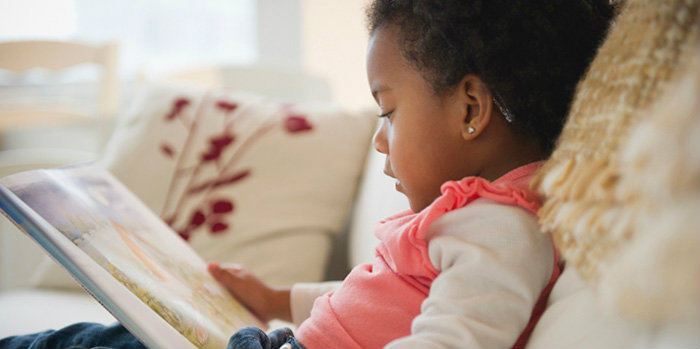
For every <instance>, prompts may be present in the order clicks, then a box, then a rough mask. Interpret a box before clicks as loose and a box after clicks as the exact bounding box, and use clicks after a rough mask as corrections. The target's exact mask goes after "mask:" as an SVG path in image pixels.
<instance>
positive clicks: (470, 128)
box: [467, 126, 476, 134]
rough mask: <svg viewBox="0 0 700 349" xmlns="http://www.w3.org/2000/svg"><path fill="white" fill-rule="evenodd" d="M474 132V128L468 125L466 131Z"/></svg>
mask: <svg viewBox="0 0 700 349" xmlns="http://www.w3.org/2000/svg"><path fill="white" fill-rule="evenodd" d="M474 132H476V129H474V128H473V127H471V126H469V128H468V129H467V133H469V134H472V133H474Z"/></svg>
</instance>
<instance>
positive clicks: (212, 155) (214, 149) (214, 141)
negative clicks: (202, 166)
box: [202, 133, 235, 162]
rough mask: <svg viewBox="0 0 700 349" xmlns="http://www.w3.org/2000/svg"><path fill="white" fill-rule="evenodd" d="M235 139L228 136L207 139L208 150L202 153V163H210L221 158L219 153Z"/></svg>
mask: <svg viewBox="0 0 700 349" xmlns="http://www.w3.org/2000/svg"><path fill="white" fill-rule="evenodd" d="M234 140H235V137H234V136H233V135H230V134H226V133H225V134H223V135H221V136H219V137H212V138H211V139H209V149H207V151H206V152H204V153H202V161H204V162H207V161H212V160H216V159H218V158H219V157H220V156H221V152H222V151H223V150H224V149H225V148H226V147H227V146H228V145H229V144H231V143H233V141H234Z"/></svg>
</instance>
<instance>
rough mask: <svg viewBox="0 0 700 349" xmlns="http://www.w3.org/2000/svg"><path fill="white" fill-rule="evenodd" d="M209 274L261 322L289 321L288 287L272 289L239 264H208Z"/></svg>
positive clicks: (290, 318) (290, 316)
mask: <svg viewBox="0 0 700 349" xmlns="http://www.w3.org/2000/svg"><path fill="white" fill-rule="evenodd" d="M208 269H209V273H210V274H211V275H212V276H213V277H214V278H215V279H216V280H218V281H219V283H221V284H222V285H223V286H224V287H225V288H226V289H227V290H228V291H229V292H230V293H231V295H233V297H234V298H236V299H237V300H238V301H239V302H241V304H243V306H245V307H246V308H248V310H250V311H251V312H252V313H253V315H255V316H256V317H258V319H260V320H261V321H262V322H264V323H267V322H268V321H270V320H272V319H280V320H284V321H287V322H291V321H292V312H291V307H290V304H289V294H290V289H289V288H272V287H270V286H268V285H267V284H266V283H264V282H263V281H262V280H260V279H258V278H257V277H256V276H255V275H253V273H251V272H250V271H248V270H247V269H245V268H244V267H242V266H240V265H233V264H224V265H219V263H216V262H210V263H209V265H208Z"/></svg>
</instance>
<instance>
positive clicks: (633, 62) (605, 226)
mask: <svg viewBox="0 0 700 349" xmlns="http://www.w3.org/2000/svg"><path fill="white" fill-rule="evenodd" d="M699 12H700V6H698V0H636V1H634V0H632V1H628V2H626V3H624V4H623V5H622V9H621V12H620V14H619V16H618V17H617V18H616V20H615V23H613V25H612V26H611V29H610V32H609V33H608V37H607V38H606V40H605V41H604V43H603V44H602V46H601V47H600V49H599V51H598V53H597V55H596V58H595V59H594V60H593V62H592V63H591V66H590V67H589V71H588V72H587V74H586V76H585V77H584V79H583V80H582V81H581V82H580V83H579V85H578V87H577V91H576V96H575V98H574V101H573V103H572V106H571V110H570V114H569V118H568V120H567V122H566V124H565V126H564V129H563V132H562V135H561V137H560V139H559V140H558V143H557V146H556V148H555V151H554V152H553V154H552V156H551V158H550V159H549V160H548V161H547V162H546V163H545V165H544V166H543V168H542V169H541V171H540V172H539V173H538V175H537V176H536V178H535V179H534V181H533V183H532V185H533V187H534V188H536V189H537V190H538V191H539V192H540V193H541V194H543V195H544V196H545V198H546V200H545V202H544V205H543V207H542V209H541V210H540V211H539V215H540V217H541V218H540V220H541V223H542V226H543V228H544V229H545V230H547V231H551V232H552V235H553V238H554V242H555V244H556V246H557V247H558V248H559V249H560V251H561V252H562V256H563V257H564V258H565V259H566V260H567V263H568V265H570V266H573V267H575V268H577V270H578V272H579V274H580V275H581V276H582V277H583V278H584V279H585V280H588V281H589V282H590V283H592V284H593V285H596V284H597V283H598V281H599V279H600V276H601V273H602V270H603V269H605V268H606V264H609V263H611V261H612V260H613V259H614V258H615V257H616V255H617V254H619V252H620V250H621V249H622V247H624V245H625V244H627V243H628V241H630V240H632V239H633V237H634V236H635V233H636V232H635V217H636V216H637V212H638V210H636V209H634V207H635V206H634V205H630V200H638V198H635V197H634V196H629V195H622V194H620V189H619V188H620V186H621V185H623V184H622V183H621V180H620V173H621V169H622V167H623V165H622V164H621V161H620V152H619V148H620V146H621V144H622V143H623V142H624V141H625V139H626V138H627V136H628V134H629V130H630V128H631V126H632V125H635V124H637V123H639V122H641V121H642V120H645V119H647V118H649V116H650V115H649V110H648V108H649V107H650V106H651V105H652V104H653V102H654V101H655V100H657V99H658V98H659V96H660V95H662V94H663V91H664V90H666V89H667V88H668V86H669V85H670V84H671V82H672V81H673V80H674V78H676V77H677V76H679V75H680V74H681V72H682V69H683V64H682V62H684V61H688V60H690V58H691V57H693V56H697V51H696V50H697V46H698V41H699V40H700V33H699V32H700V24H699V20H698V17H699V14H698V13H699ZM695 74H697V72H695Z"/></svg>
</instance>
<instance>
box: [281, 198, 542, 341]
mask: <svg viewBox="0 0 700 349" xmlns="http://www.w3.org/2000/svg"><path fill="white" fill-rule="evenodd" d="M427 240H428V248H429V258H430V261H431V263H432V264H433V266H434V267H435V269H437V270H438V271H439V272H440V274H439V275H438V276H437V278H436V279H435V280H434V281H433V283H432V285H431V288H430V293H429V295H428V298H426V300H425V301H424V302H423V304H422V306H421V313H420V314H419V315H418V316H417V317H416V318H415V319H414V320H413V322H412V326H411V334H410V335H409V336H406V337H403V338H399V339H396V340H395V341H393V342H391V343H389V344H388V345H387V348H428V347H429V348H466V347H469V348H506V347H510V346H512V345H513V343H515V341H516V339H517V338H518V336H519V335H520V333H521V332H522V331H523V329H524V328H525V326H526V325H527V323H528V321H529V319H530V315H531V313H532V310H533V307H534V305H535V303H536V302H537V300H538V298H539V297H540V294H541V293H542V290H543V289H544V288H545V287H546V285H547V284H548V282H549V281H550V278H551V275H552V270H553V267H554V255H553V254H554V250H553V247H552V242H551V238H550V237H549V236H548V235H546V234H542V233H541V232H540V230H539V227H538V225H537V220H536V217H535V216H534V215H533V214H532V213H530V212H528V211H527V210H525V209H522V208H519V207H516V206H509V205H504V204H500V203H496V202H494V201H491V200H488V199H483V198H482V199H478V200H475V201H474V202H473V203H471V204H469V205H467V206H465V207H463V208H460V209H457V210H454V211H451V212H448V213H446V214H445V215H443V216H442V217H440V218H438V219H437V220H436V221H435V222H434V223H433V224H432V225H431V226H430V228H429V233H428V238H427ZM339 285H340V283H338V282H331V283H317V284H297V285H295V286H294V287H293V288H292V293H291V307H292V318H293V321H294V323H295V324H297V325H298V324H300V323H301V322H302V321H303V320H305V319H306V318H307V317H308V316H309V314H310V311H311V307H312V306H313V301H314V300H315V299H316V298H317V297H318V296H321V295H323V294H324V293H326V292H328V291H331V290H333V289H335V288H337V287H338V286H339ZM369 316H371V315H369Z"/></svg>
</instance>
